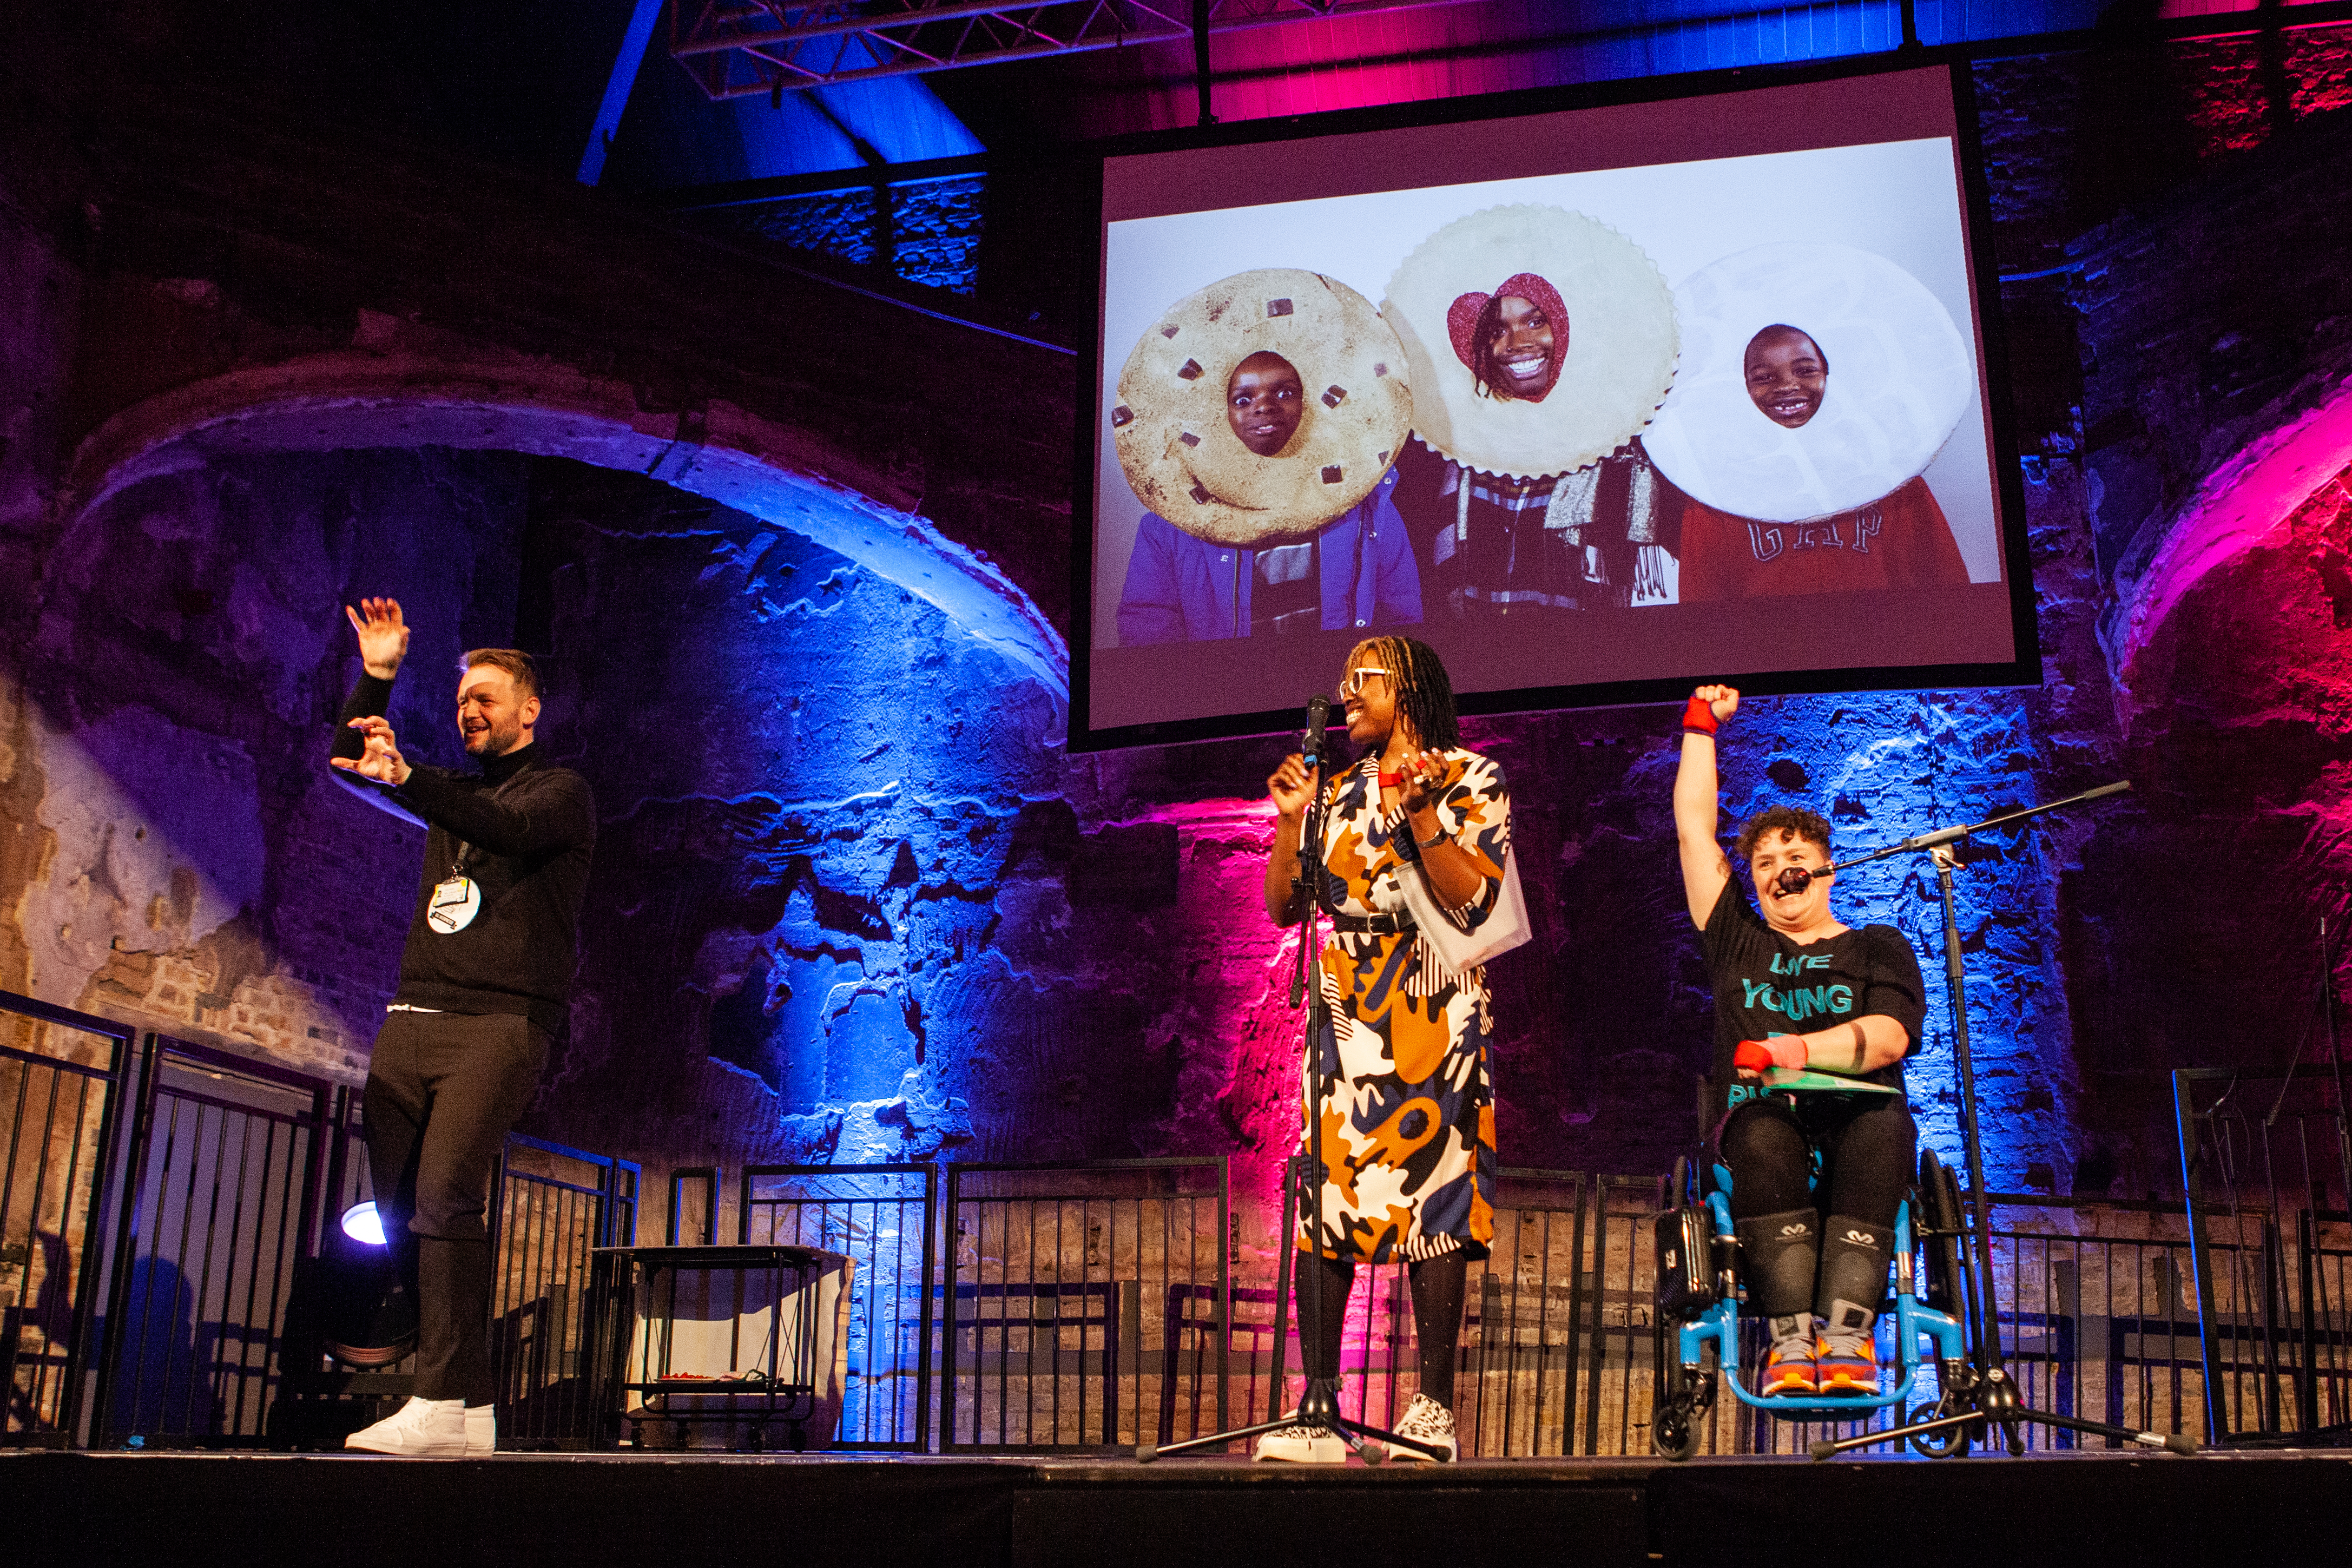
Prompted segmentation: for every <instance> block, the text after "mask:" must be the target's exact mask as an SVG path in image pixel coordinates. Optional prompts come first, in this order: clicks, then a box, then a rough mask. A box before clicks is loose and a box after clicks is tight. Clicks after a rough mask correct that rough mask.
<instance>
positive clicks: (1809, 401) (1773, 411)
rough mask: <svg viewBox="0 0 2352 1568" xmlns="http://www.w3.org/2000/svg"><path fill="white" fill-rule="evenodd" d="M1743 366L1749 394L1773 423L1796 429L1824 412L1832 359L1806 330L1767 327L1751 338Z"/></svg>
mask: <svg viewBox="0 0 2352 1568" xmlns="http://www.w3.org/2000/svg"><path fill="white" fill-rule="evenodd" d="M1741 368H1742V371H1743V373H1744V374H1746V376H1747V379H1748V396H1749V397H1750V398H1751V399H1753V400H1754V401H1755V404H1756V406H1757V407H1758V409H1759V410H1760V411H1762V413H1763V415H1764V417H1765V418H1767V419H1769V420H1770V421H1772V423H1773V424H1775V425H1778V426H1781V427H1782V428H1783V429H1788V430H1794V429H1796V428H1798V427H1799V426H1801V425H1803V424H1804V423H1805V421H1807V420H1808V419H1811V417H1812V416H1814V415H1816V414H1818V413H1820V412H1821V408H1822V392H1823V391H1825V390H1826V389H1827V388H1828V386H1829V381H1830V362H1829V360H1828V359H1827V358H1826V357H1825V356H1824V355H1823V354H1822V351H1821V346H1820V345H1819V344H1817V343H1815V342H1813V340H1812V339H1811V337H1810V336H1808V335H1807V334H1806V333H1803V332H1801V331H1798V330H1797V329H1796V328H1794V327H1782V326H1771V327H1767V328H1765V329H1764V330H1763V331H1760V332H1759V333H1757V334H1756V335H1755V336H1754V337H1752V338H1750V339H1749V340H1748V355H1747V359H1746V361H1745V363H1744V364H1743V365H1742V367H1741Z"/></svg>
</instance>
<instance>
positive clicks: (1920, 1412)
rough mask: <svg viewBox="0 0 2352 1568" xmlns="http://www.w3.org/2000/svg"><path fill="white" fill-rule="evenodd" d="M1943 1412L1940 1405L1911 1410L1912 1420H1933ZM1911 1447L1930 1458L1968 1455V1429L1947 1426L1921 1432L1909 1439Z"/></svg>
mask: <svg viewBox="0 0 2352 1568" xmlns="http://www.w3.org/2000/svg"><path fill="white" fill-rule="evenodd" d="M1943 1413H1944V1407H1943V1406H1942V1405H1921V1406H1919V1408H1917V1409H1916V1410H1914V1411H1913V1412H1911V1419H1912V1420H1914V1421H1933V1420H1934V1419H1935V1418H1936V1417H1937V1416H1938V1415H1942V1414H1943ZM1911 1447H1914V1448H1915V1449H1916V1450H1918V1452H1919V1453H1920V1454H1922V1455H1924V1456H1925V1457H1926V1458H1930V1459H1961V1458H1967V1457H1968V1452H1969V1429H1968V1428H1967V1427H1965V1426H1947V1427H1945V1428H1944V1429H1943V1430H1942V1431H1940V1432H1921V1433H1918V1434H1916V1435H1915V1436H1913V1437H1912V1439H1911Z"/></svg>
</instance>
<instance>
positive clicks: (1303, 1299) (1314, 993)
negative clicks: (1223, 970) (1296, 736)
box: [1135, 745, 1442, 1465]
mask: <svg viewBox="0 0 2352 1568" xmlns="http://www.w3.org/2000/svg"><path fill="white" fill-rule="evenodd" d="M1321 759H1322V748H1321V747H1320V746H1319V745H1318V747H1317V748H1316V755H1315V758H1314V764H1315V765H1314V766H1313V767H1312V768H1310V769H1309V771H1308V773H1307V786H1308V794H1307V817H1306V820H1305V822H1304V823H1302V824H1301V825H1300V827H1299V832H1298V875H1297V877H1296V878H1294V879H1292V881H1291V884H1290V892H1291V897H1292V898H1293V899H1295V900H1297V902H1298V903H1299V905H1300V906H1301V907H1300V910H1299V915H1298V924H1297V931H1298V958H1297V965H1296V967H1295V968H1294V969H1293V971H1292V973H1291V977H1290V1005H1291V1007H1292V1008H1293V1009H1294V1010H1295V1009H1296V1008H1297V1006H1298V1005H1299V1004H1300V1002H1302V1001H1304V1002H1305V1003H1306V1005H1307V1081H1308V1084H1309V1086H1310V1087H1309V1089H1308V1090H1307V1094H1306V1095H1305V1097H1304V1098H1303V1099H1302V1100H1301V1101H1300V1105H1299V1110H1300V1113H1301V1115H1302V1117H1303V1118H1304V1121H1305V1124H1306V1125H1305V1131H1304V1134H1303V1136H1302V1138H1301V1140H1300V1142H1301V1152H1300V1153H1299V1154H1298V1155H1297V1157H1296V1158H1294V1159H1292V1160H1290V1161H1289V1162H1287V1163H1286V1169H1285V1176H1286V1180H1288V1181H1290V1182H1291V1183H1292V1184H1293V1190H1294V1194H1295V1195H1294V1198H1293V1204H1292V1210H1293V1212H1294V1213H1297V1214H1300V1215H1305V1214H1307V1212H1308V1205H1310V1204H1311V1205H1313V1216H1314V1217H1313V1218H1312V1219H1311V1220H1310V1221H1309V1222H1308V1225H1307V1237H1308V1240H1307V1257H1306V1258H1304V1259H1301V1260H1300V1261H1301V1262H1302V1264H1303V1266H1304V1268H1305V1269H1306V1275H1305V1279H1304V1282H1303V1283H1302V1284H1301V1285H1300V1286H1299V1296H1300V1300H1299V1307H1300V1311H1299V1318H1300V1322H1299V1357H1300V1360H1301V1361H1302V1362H1303V1361H1304V1360H1305V1359H1306V1353H1307V1335H1308V1334H1310V1333H1312V1332H1313V1331H1315V1327H1316V1326H1318V1325H1320V1324H1322V1323H1323V1322H1324V1321H1326V1319H1325V1318H1324V1316H1323V1314H1324V1312H1325V1311H1326V1310H1332V1309H1336V1310H1339V1311H1342V1312H1344V1311H1346V1310H1347V1305H1348V1304H1347V1302H1346V1300H1339V1301H1338V1302H1327V1301H1326V1300H1324V1299H1323V1287H1324V1283H1325V1281H1324V1270H1323V1260H1324V1258H1326V1257H1328V1256H1329V1254H1328V1253H1326V1252H1325V1251H1324V1248H1323V1206H1324V1188H1325V1185H1326V1184H1325V1182H1324V1180H1323V1174H1324V1165H1323V1116H1324V1111H1325V1110H1326V1109H1327V1107H1328V1105H1329V1103H1330V1098H1331V1089H1332V1080H1333V1079H1337V1078H1338V1077H1339V1039H1338V1037H1337V1036H1336V1035H1335V1034H1334V1032H1333V1028H1332V1022H1331V1008H1330V1004H1329V1003H1328V1002H1327V1001H1326V1000H1325V999H1324V996H1323V986H1322V984H1321V982H1320V979H1319V977H1318V971H1319V970H1320V969H1321V967H1322V966H1321V964H1320V963H1319V962H1318V959H1317V952H1318V949H1319V947H1320V943H1318V942H1317V940H1316V926H1317V921H1318V915H1319V914H1320V913H1321V907H1320V901H1319V900H1318V898H1317V896H1316V892H1317V889H1316V884H1315V879H1317V878H1318V877H1320V876H1321V875H1322V871H1323V809H1324V805H1323V796H1324V789H1323V782H1324V780H1323V767H1322V760H1321ZM1279 831H1281V830H1280V828H1279V827H1277V828H1276V832H1279ZM1310 848H1311V850H1312V852H1313V853H1312V858H1309V850H1310ZM1326 1041H1328V1042H1330V1058H1329V1060H1328V1064H1327V1063H1326V1060H1325V1058H1324V1045H1325V1042H1326ZM1327 1065H1328V1069H1329V1070H1328V1071H1327V1070H1325V1069H1326V1067H1327ZM1281 1246H1282V1247H1283V1248H1284V1249H1285V1253H1286V1261H1287V1259H1288V1258H1289V1257H1293V1256H1295V1255H1296V1254H1297V1247H1296V1246H1294V1245H1293V1242H1292V1239H1291V1237H1287V1236H1286V1237H1282V1238H1281ZM1287 1272H1288V1270H1287V1269H1284V1270H1281V1271H1280V1273H1278V1274H1277V1283H1276V1288H1275V1294H1276V1298H1277V1300H1276V1302H1275V1324H1276V1344H1275V1367H1276V1378H1277V1380H1278V1379H1279V1378H1280V1375H1281V1370H1280V1369H1281V1365H1282V1347H1281V1331H1282V1320H1283V1317H1284V1316H1285V1315H1286V1312H1287V1310H1288V1307H1289V1303H1288V1302H1287V1301H1286V1300H1280V1299H1279V1298H1281V1297H1283V1296H1285V1295H1286V1294H1287V1292H1286V1291H1285V1290H1284V1289H1282V1286H1281V1283H1280V1274H1281V1273H1287ZM1230 1289H1231V1288H1230V1287H1228V1300H1227V1301H1226V1304H1225V1310H1226V1314H1227V1323H1228V1331H1230V1321H1231V1313H1232V1310H1233V1308H1232V1301H1231V1300H1230ZM1334 1370H1335V1371H1336V1369H1334ZM1274 1398H1275V1407H1276V1409H1277V1410H1278V1409H1280V1408H1281V1404H1282V1390H1281V1387H1280V1385H1279V1382H1278V1381H1277V1384H1276V1388H1275V1392H1274ZM1285 1426H1320V1427H1323V1428H1325V1429H1326V1430H1328V1431H1330V1432H1332V1433H1334V1434H1335V1435H1337V1436H1338V1437H1339V1440H1340V1441H1341V1442H1342V1443H1344V1444H1346V1445H1347V1446H1348V1451H1349V1453H1351V1454H1353V1455H1355V1456H1356V1457H1357V1458H1360V1459H1361V1460H1363V1461H1364V1463H1366V1464H1367V1465H1377V1464H1379V1463H1381V1460H1382V1459H1384V1458H1387V1456H1386V1455H1385V1454H1384V1453H1382V1451H1381V1447H1380V1444H1381V1443H1386V1444H1389V1445H1390V1446H1391V1447H1405V1448H1411V1449H1412V1450H1414V1451H1415V1452H1417V1453H1421V1454H1424V1455H1427V1456H1428V1457H1429V1458H1433V1459H1434V1458H1439V1457H1440V1455H1441V1452H1442V1451H1441V1450H1440V1449H1438V1448H1437V1447H1434V1446H1433V1445H1431V1444H1428V1443H1423V1442H1421V1441H1419V1440H1418V1439H1416V1438H1412V1437H1400V1436H1397V1435H1396V1434H1395V1433H1393V1432H1390V1431H1387V1430H1384V1429H1383V1428H1381V1427H1378V1426H1368V1425H1366V1424H1365V1423H1364V1422H1361V1421H1358V1420H1356V1419H1355V1418H1353V1417H1352V1416H1348V1415H1341V1414H1340V1413H1339V1379H1338V1378H1337V1377H1336V1376H1335V1377H1317V1376H1314V1375H1313V1374H1312V1373H1309V1374H1308V1376H1307V1386H1306V1388H1305V1389H1304V1390H1303V1391H1302V1392H1301V1393H1300V1394H1299V1397H1298V1409H1297V1413H1295V1414H1293V1415H1276V1416H1275V1417H1274V1418H1273V1419H1270V1420H1266V1421H1260V1422H1258V1423H1256V1424H1255V1425H1254V1426H1241V1427H1236V1428H1234V1430H1232V1431H1229V1432H1212V1433H1210V1434H1209V1435H1208V1436H1205V1437H1190V1438H1187V1439H1185V1440H1184V1441H1183V1442H1181V1443H1171V1444H1169V1445H1168V1446H1167V1447H1160V1446H1158V1445H1156V1444H1151V1443H1139V1444H1137V1445H1136V1447H1135V1458H1136V1459H1137V1461H1138V1462H1139V1463H1141V1464H1147V1465H1148V1464H1150V1463H1151V1461H1152V1460H1154V1459H1157V1458H1161V1457H1162V1456H1165V1455H1170V1454H1188V1453H1191V1452H1192V1451H1193V1450H1195V1449H1199V1448H1217V1447H1223V1446H1224V1445H1225V1444H1227V1443H1232V1442H1236V1441H1239V1440H1241V1439H1244V1438H1249V1437H1255V1436H1258V1435H1259V1434H1260V1433H1263V1432H1276V1431H1279V1430H1281V1429H1282V1428H1283V1427H1285ZM1370 1438H1378V1439H1380V1442H1379V1443H1375V1442H1370V1441H1368V1440H1367V1439H1370Z"/></svg>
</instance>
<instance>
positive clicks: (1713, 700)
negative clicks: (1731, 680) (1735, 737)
mask: <svg viewBox="0 0 2352 1568" xmlns="http://www.w3.org/2000/svg"><path fill="white" fill-rule="evenodd" d="M1695 695H1696V696H1697V697H1698V698H1700V699H1701V700H1704V701H1705V702H1706V706H1707V710H1708V711H1709V712H1711V713H1713V714H1714V715H1715V721H1716V722H1717V723H1718V724H1721V723H1724V722H1726V721H1728V720H1729V719H1730V717H1731V716H1732V715H1733V714H1734V713H1737V712H1738V711H1739V689H1738V688H1737V687H1733V686H1702V687H1700V688H1699V689H1698V690H1697V692H1696V694H1695Z"/></svg>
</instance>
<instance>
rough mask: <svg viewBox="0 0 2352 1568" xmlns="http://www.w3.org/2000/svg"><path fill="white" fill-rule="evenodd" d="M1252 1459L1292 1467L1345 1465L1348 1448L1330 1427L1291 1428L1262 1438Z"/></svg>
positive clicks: (1251, 1453)
mask: <svg viewBox="0 0 2352 1568" xmlns="http://www.w3.org/2000/svg"><path fill="white" fill-rule="evenodd" d="M1250 1458H1253V1459H1256V1460H1259V1461H1261V1462H1271V1463H1277V1464H1288V1465H1344V1464H1346V1463H1347V1462H1348V1445H1347V1444H1345V1443H1343V1442H1341V1441H1340V1440H1339V1434H1338V1433H1337V1432H1334V1431H1332V1430H1331V1428H1329V1427H1328V1426H1284V1427H1280V1428H1278V1429H1276V1430H1275V1431H1272V1432H1268V1433H1267V1434H1265V1436H1262V1437H1260V1438H1259V1439H1258V1440H1257V1447H1255V1448H1253V1449H1251V1450H1250Z"/></svg>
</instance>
